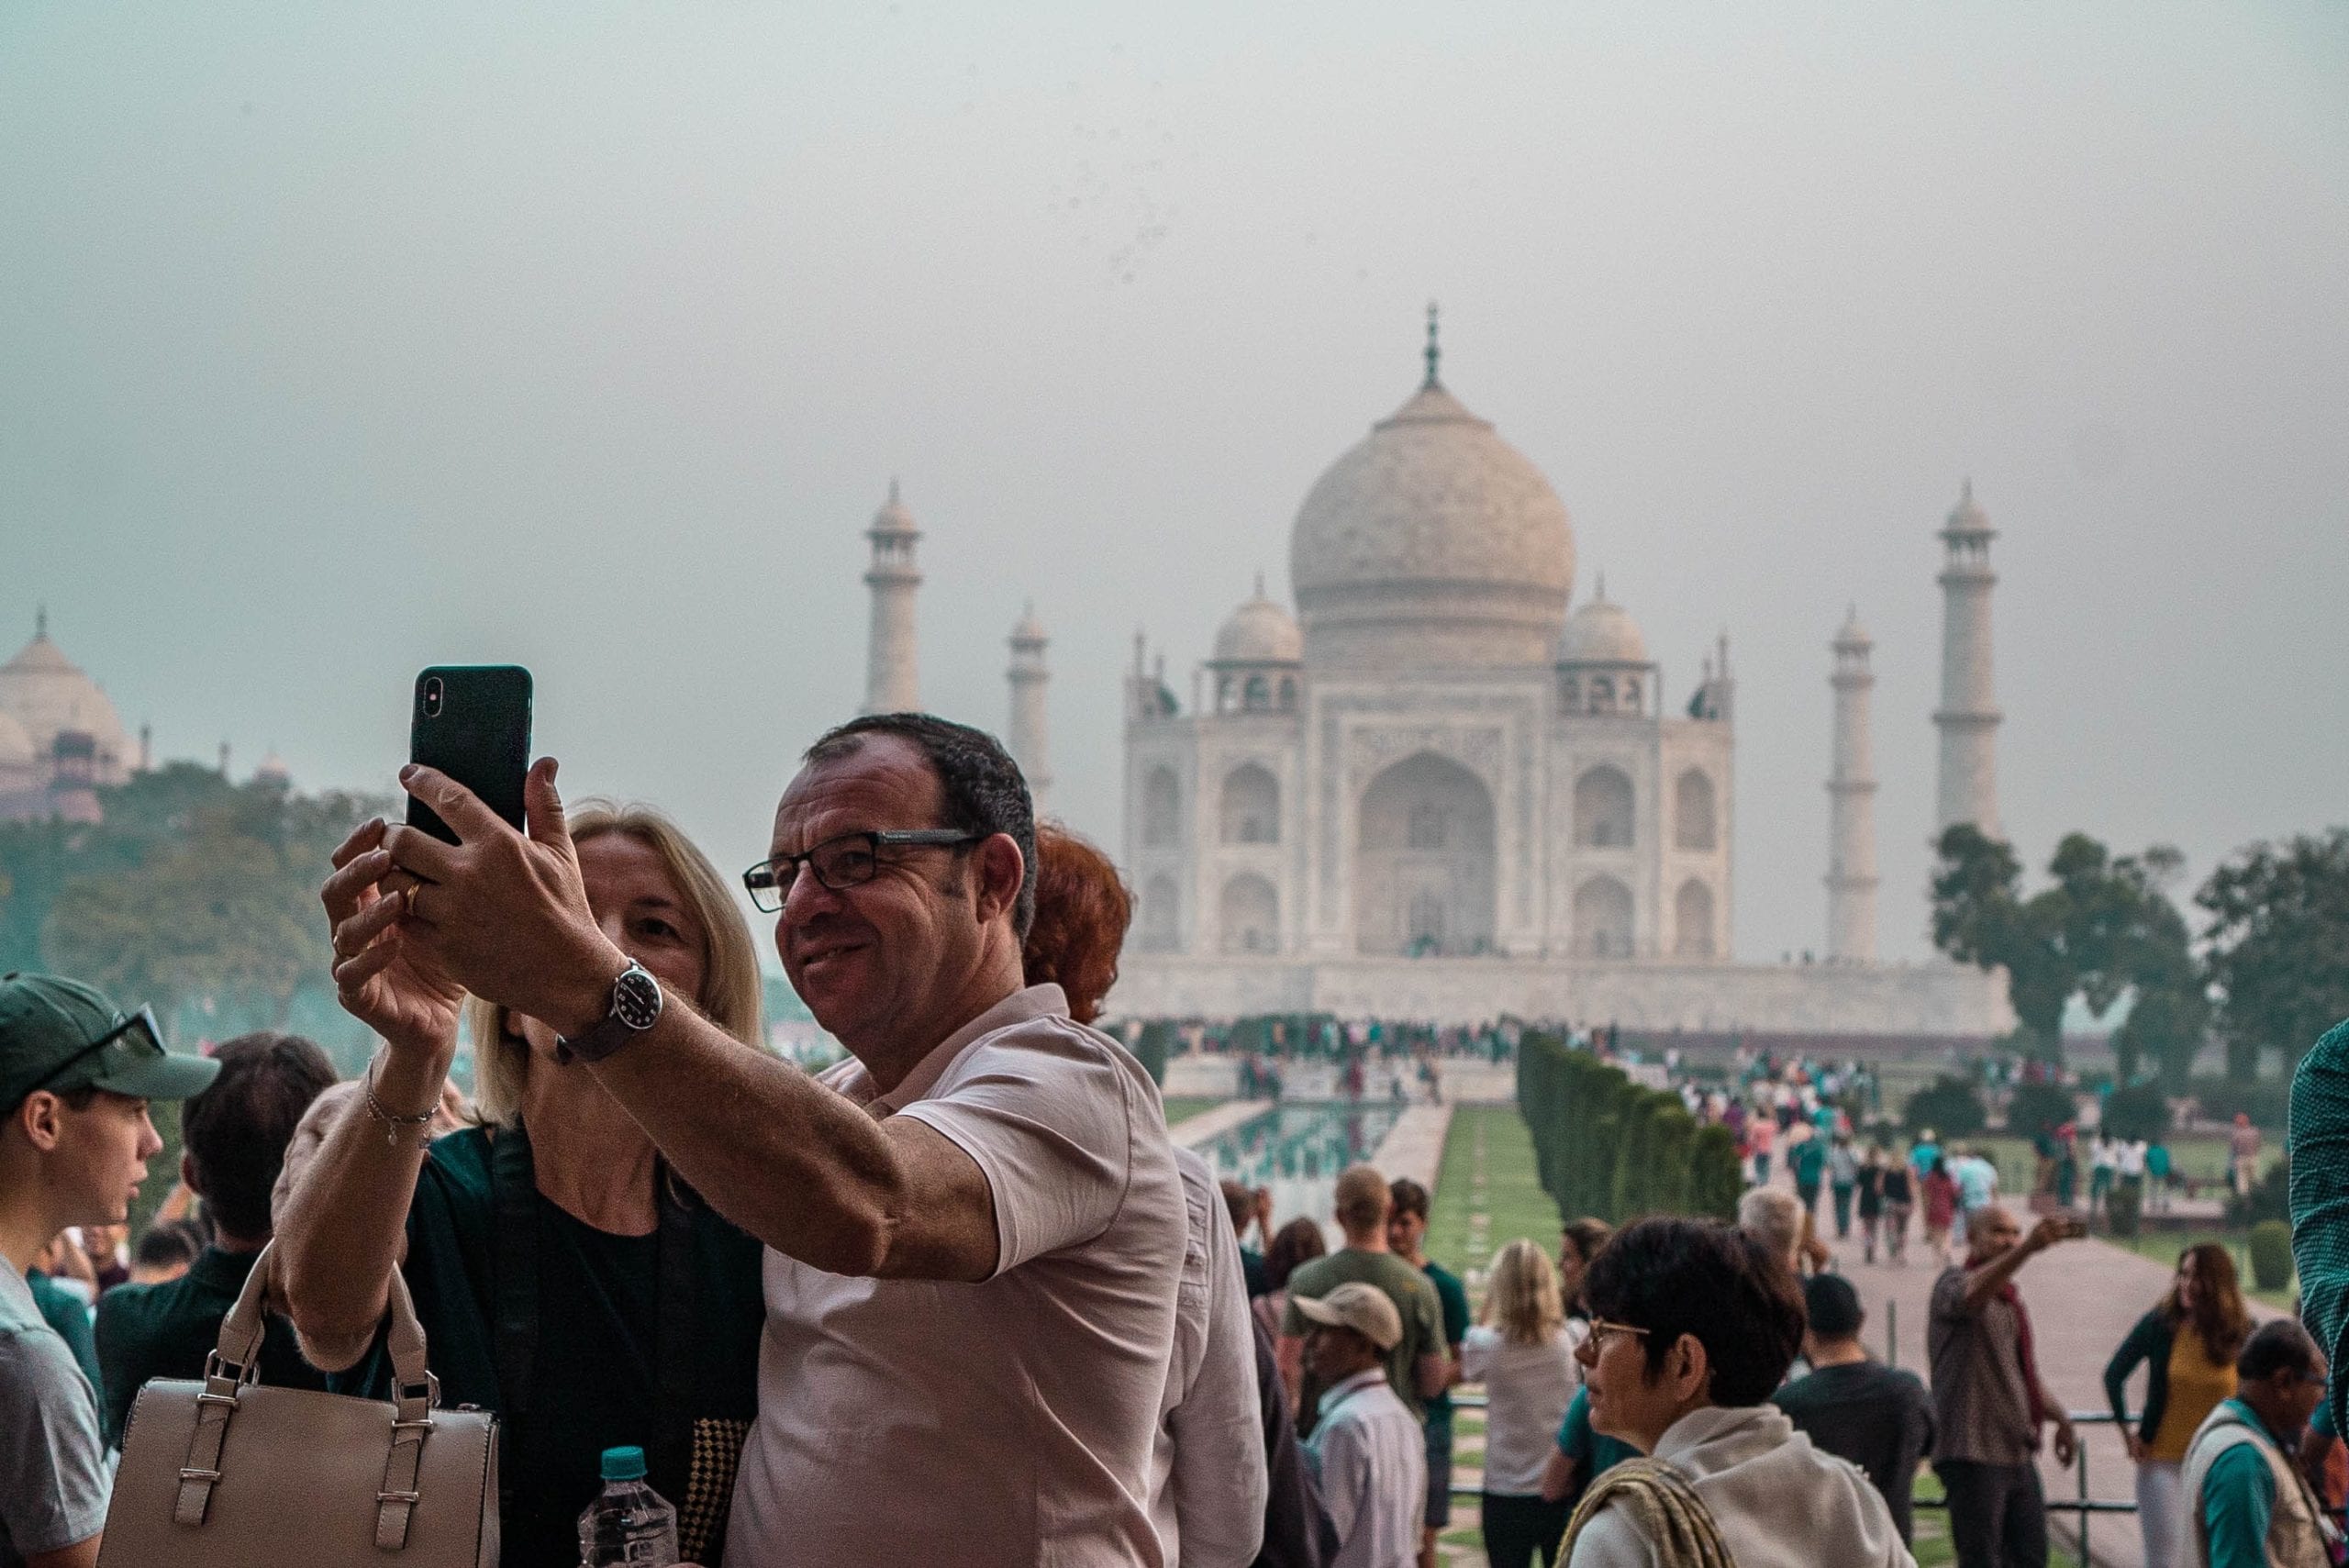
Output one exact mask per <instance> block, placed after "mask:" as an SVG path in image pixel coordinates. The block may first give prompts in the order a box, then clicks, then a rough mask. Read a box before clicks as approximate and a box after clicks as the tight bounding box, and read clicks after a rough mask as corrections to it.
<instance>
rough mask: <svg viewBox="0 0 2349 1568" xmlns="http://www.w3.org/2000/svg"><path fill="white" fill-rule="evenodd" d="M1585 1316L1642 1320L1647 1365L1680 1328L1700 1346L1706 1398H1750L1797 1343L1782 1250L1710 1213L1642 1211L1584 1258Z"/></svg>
mask: <svg viewBox="0 0 2349 1568" xmlns="http://www.w3.org/2000/svg"><path fill="white" fill-rule="evenodd" d="M1583 1296H1584V1298H1585V1299H1586V1300H1587V1301H1588V1302H1589V1303H1590V1309H1591V1312H1592V1314H1593V1315H1594V1316H1596V1317H1599V1318H1608V1319H1609V1320H1610V1321H1613V1322H1617V1323H1627V1324H1630V1325H1631V1326H1632V1327H1634V1328H1639V1329H1646V1330H1647V1333H1646V1335H1645V1336H1644V1337H1643V1338H1642V1340H1641V1342H1642V1344H1644V1345H1645V1346H1646V1347H1647V1361H1648V1375H1649V1376H1650V1377H1653V1376H1654V1375H1655V1374H1656V1373H1660V1372H1661V1371H1663V1369H1664V1357H1666V1356H1667V1355H1669V1354H1671V1352H1672V1347H1673V1346H1674V1345H1675V1344H1677V1343H1678V1342H1679V1340H1680V1336H1681V1335H1683V1334H1687V1335H1692V1336H1694V1337H1695V1339H1696V1340H1697V1342H1698V1344H1700V1345H1702V1346H1704V1347H1705V1359H1706V1360H1707V1361H1708V1362H1709V1363H1710V1364H1711V1366H1712V1387H1711V1389H1710V1393H1711V1396H1712V1400H1713V1403H1714V1404H1716V1405H1759V1404H1761V1403H1762V1401H1764V1400H1765V1399H1767V1398H1768V1397H1769V1396H1770V1395H1771V1393H1772V1391H1774V1390H1775V1389H1776V1387H1777V1386H1778V1384H1779V1382H1780V1381H1781V1380H1782V1379H1783V1378H1785V1376H1786V1375H1787V1367H1789V1366H1791V1365H1793V1364H1794V1359H1795V1352H1796V1351H1798V1350H1799V1349H1801V1348H1802V1329H1803V1308H1802V1293H1801V1292H1800V1291H1798V1290H1797V1289H1796V1288H1795V1281H1794V1276H1793V1275H1792V1274H1791V1273H1787V1265H1786V1262H1785V1261H1784V1260H1782V1259H1779V1258H1774V1257H1772V1256H1771V1255H1770V1254H1769V1253H1768V1252H1767V1251H1765V1250H1764V1248H1763V1247H1762V1244H1761V1243H1760V1242H1758V1241H1755V1240H1753V1238H1752V1237H1750V1236H1748V1235H1746V1234H1745V1233H1744V1232H1743V1231H1742V1230H1739V1229H1734V1228H1733V1227H1731V1226H1727V1225H1723V1224H1722V1223H1721V1222H1720V1221H1719V1220H1717V1219H1666V1218H1659V1219H1642V1220H1641V1221H1639V1222H1638V1223H1637V1224H1635V1225H1628V1226H1625V1227H1624V1228H1623V1229H1620V1230H1619V1231H1617V1232H1616V1233H1615V1239H1614V1240H1611V1241H1609V1242H1608V1243H1607V1245H1606V1246H1605V1247H1604V1248H1603V1249H1601V1250H1600V1251H1599V1254H1598V1257H1597V1258H1595V1259H1593V1260H1592V1261H1591V1265H1590V1275H1589V1278H1588V1279H1587V1280H1586V1282H1585V1283H1584V1285H1583Z"/></svg>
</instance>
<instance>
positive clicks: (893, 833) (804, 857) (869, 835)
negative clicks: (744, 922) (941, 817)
mask: <svg viewBox="0 0 2349 1568" xmlns="http://www.w3.org/2000/svg"><path fill="white" fill-rule="evenodd" d="M988 837H989V835H987V834H985V833H973V832H969V831H967V830H965V829H963V828H865V829H863V831H861V832H855V833H836V834H834V835H833V836H832V837H831V838H829V839H827V840H824V841H823V842H822V843H820V844H811V845H809V846H808V847H807V849H805V850H802V851H800V852H799V853H797V854H796V855H769V856H768V857H767V858H766V859H764V860H763V861H760V862H758V863H756V864H755V865H752V866H750V867H748V868H747V869H745V870H744V871H743V873H742V890H743V891H744V892H745V893H748V894H749V895H751V907H752V908H754V909H756V910H757V911H759V913H760V914H762V915H780V914H781V913H783V906H784V905H785V903H787V902H788V901H789V900H790V897H791V890H792V889H793V888H794V887H796V886H797V885H798V884H799V873H800V870H801V868H802V867H805V868H806V869H807V871H808V873H811V874H812V875H813V876H814V877H815V878H816V884H817V885H818V887H821V888H822V889H824V891H825V892H827V893H845V892H847V891H848V890H849V889H850V888H852V887H863V885H864V884H865V883H869V882H871V881H872V880H873V878H872V877H870V876H868V877H866V878H865V879H864V880H863V882H851V883H843V884H841V885H840V886H837V887H835V886H834V885H833V884H831V883H829V882H828V881H826V880H825V878H824V873H822V872H820V871H818V870H817V869H816V862H815V858H814V857H815V856H816V855H818V853H820V852H821V851H825V850H828V849H829V848H831V847H832V846H833V845H834V844H841V843H846V842H847V841H848V840H852V839H863V840H866V849H867V852H868V853H869V854H871V855H872V857H873V870H874V875H878V874H879V873H880V870H881V864H882V862H881V851H882V850H883V849H884V848H885V847H886V848H905V849H914V848H934V849H961V848H964V847H967V846H969V845H972V844H976V843H980V842H983V841H984V840H986V839H987V838H988ZM778 864H788V865H789V867H790V871H791V874H790V875H789V876H788V877H786V876H784V875H782V874H781V873H778V872H777V871H776V870H775V867H776V866H777V865H778ZM760 873H765V875H766V878H767V882H766V884H765V885H764V886H762V885H760V884H758V883H755V882H752V881H751V878H752V877H754V876H757V875H759V874H760ZM762 894H766V895H773V897H774V907H772V908H770V907H768V906H767V905H765V904H764V903H763V902H761V899H760V895H762Z"/></svg>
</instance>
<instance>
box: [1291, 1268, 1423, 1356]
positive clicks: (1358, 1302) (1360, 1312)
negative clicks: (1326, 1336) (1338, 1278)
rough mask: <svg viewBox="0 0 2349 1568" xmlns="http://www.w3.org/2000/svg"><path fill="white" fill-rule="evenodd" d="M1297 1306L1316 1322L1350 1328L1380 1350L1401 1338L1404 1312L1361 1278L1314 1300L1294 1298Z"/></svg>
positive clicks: (1308, 1297)
mask: <svg viewBox="0 0 2349 1568" xmlns="http://www.w3.org/2000/svg"><path fill="white" fill-rule="evenodd" d="M1295 1300H1296V1302H1297V1311H1298V1312H1300V1313H1302V1314H1303V1315H1304V1316H1306V1317H1307V1318H1311V1319H1312V1320H1313V1321H1314V1322H1316V1323H1326V1324H1328V1325H1330V1327H1331V1328H1333V1329H1353V1331H1354V1332H1355V1333H1357V1334H1360V1335H1361V1336H1362V1337H1363V1338H1364V1339H1365V1340H1369V1341H1370V1342H1371V1343H1372V1344H1374V1345H1376V1346H1377V1347H1378V1348H1379V1349H1380V1350H1382V1351H1391V1350H1393V1349H1394V1348H1395V1347H1396V1345H1397V1343H1399V1342H1400V1341H1401V1340H1402V1338H1403V1315H1402V1314H1401V1313H1399V1312H1397V1311H1396V1310H1395V1304H1394V1303H1393V1302H1392V1301H1389V1300H1388V1299H1387V1298H1386V1292H1385V1291H1383V1290H1381V1289H1379V1288H1378V1287H1377V1286H1376V1285H1375V1284H1363V1283H1362V1282H1361V1281H1360V1280H1356V1281H1353V1283H1351V1284H1341V1285H1340V1286H1339V1287H1338V1288H1337V1289H1335V1290H1333V1291H1331V1292H1330V1294H1329V1295H1327V1296H1323V1297H1321V1299H1320V1300H1319V1301H1316V1300H1314V1299H1312V1298H1311V1297H1310V1296H1297V1297H1296V1298H1295Z"/></svg>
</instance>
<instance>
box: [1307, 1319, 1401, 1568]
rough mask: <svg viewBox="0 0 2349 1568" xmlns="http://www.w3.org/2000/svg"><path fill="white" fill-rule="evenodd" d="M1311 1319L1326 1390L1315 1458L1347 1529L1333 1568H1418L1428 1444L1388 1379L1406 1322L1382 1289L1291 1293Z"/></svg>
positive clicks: (1310, 1338)
mask: <svg viewBox="0 0 2349 1568" xmlns="http://www.w3.org/2000/svg"><path fill="white" fill-rule="evenodd" d="M1290 1300H1291V1302H1292V1303H1293V1304H1294V1305H1295V1307H1296V1308H1297V1311H1298V1313H1299V1314H1301V1315H1302V1316H1303V1317H1304V1318H1305V1319H1306V1322H1307V1329H1306V1335H1305V1361H1306V1366H1307V1369H1308V1371H1309V1372H1311V1373H1313V1376H1314V1381H1315V1382H1316V1383H1317V1384H1319V1385H1320V1387H1321V1389H1322V1394H1321V1404H1320V1407H1319V1417H1318V1418H1317V1419H1316V1420H1315V1421H1314V1424H1313V1435H1312V1436H1310V1437H1308V1438H1307V1439H1306V1440H1305V1448H1306V1452H1307V1453H1308V1455H1310V1456H1311V1458H1312V1461H1313V1463H1314V1466H1315V1468H1316V1469H1317V1470H1319V1473H1320V1477H1321V1500H1322V1502H1323V1503H1324V1504H1326V1505H1327V1506H1328V1507H1329V1510H1330V1520H1331V1521H1332V1522H1333V1523H1335V1524H1336V1525H1337V1527H1338V1541H1339V1545H1338V1555H1337V1556H1336V1557H1334V1558H1332V1559H1330V1568H1412V1565H1413V1564H1415V1563H1417V1562H1418V1561H1419V1517H1420V1514H1421V1512H1422V1511H1423V1510H1424V1507H1425V1505H1426V1501H1427V1439H1426V1437H1425V1435H1424V1434H1423V1433H1422V1432H1421V1431H1420V1429H1419V1418H1418V1417H1416V1416H1414V1415H1412V1414H1411V1408H1410V1407H1409V1406H1408V1405H1406V1404H1404V1403H1403V1401H1402V1399H1401V1397H1400V1396H1397V1394H1396V1392H1395V1390H1394V1389H1393V1388H1392V1387H1391V1386H1389V1385H1388V1383H1387V1381H1386V1356H1387V1352H1389V1351H1392V1350H1393V1349H1394V1348H1395V1346H1396V1345H1397V1343H1398V1342H1400V1340H1402V1338H1403V1317H1402V1314H1401V1313H1399V1312H1397V1311H1396V1310H1395V1304H1394V1302H1392V1301H1390V1300H1388V1299H1387V1296H1386V1292H1385V1291H1383V1290H1381V1289H1379V1288H1378V1287H1377V1286H1376V1285H1375V1284H1364V1283H1363V1282H1361V1281H1354V1282H1353V1283H1350V1284H1341V1285H1339V1286H1338V1287H1337V1288H1336V1289H1334V1290H1332V1291H1330V1294H1329V1295H1327V1296H1322V1297H1321V1298H1320V1299H1319V1300H1318V1301H1317V1300H1315V1299H1313V1298H1312V1297H1310V1296H1292V1297H1291V1298H1290Z"/></svg>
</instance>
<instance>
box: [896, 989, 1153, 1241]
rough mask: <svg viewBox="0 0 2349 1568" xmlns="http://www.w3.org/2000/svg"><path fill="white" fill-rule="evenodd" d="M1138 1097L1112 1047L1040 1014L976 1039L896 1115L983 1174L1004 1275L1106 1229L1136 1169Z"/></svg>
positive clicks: (1121, 1201) (1093, 1236) (1132, 1083)
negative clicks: (934, 1084) (930, 1088)
mask: <svg viewBox="0 0 2349 1568" xmlns="http://www.w3.org/2000/svg"><path fill="white" fill-rule="evenodd" d="M1135 1102H1136V1095H1135V1084H1134V1082H1133V1080H1132V1079H1131V1078H1130V1076H1129V1075H1128V1074H1127V1073H1126V1071H1125V1069H1124V1068H1122V1067H1121V1066H1119V1064H1118V1062H1116V1060H1115V1059H1114V1058H1113V1056H1112V1054H1111V1052H1110V1051H1109V1049H1108V1047H1107V1046H1106V1045H1104V1044H1102V1043H1101V1042H1099V1041H1097V1040H1092V1039H1090V1038H1089V1037H1088V1036H1087V1035H1085V1032H1084V1031H1082V1030H1081V1029H1077V1028H1076V1027H1075V1026H1074V1025H1064V1026H1062V1027H1057V1028H1056V1027H1053V1020H1051V1019H1041V1020H1038V1021H1037V1022H1035V1023H1034V1024H1031V1025H1029V1026H1026V1027H1020V1028H1017V1029H1010V1030H1006V1031H1004V1032H1003V1034H1001V1035H998V1036H996V1037H994V1038H992V1039H989V1040H984V1041H982V1042H981V1043H979V1044H978V1045H976V1046H974V1047H973V1048H972V1049H971V1050H970V1051H968V1052H967V1053H966V1054H965V1055H964V1056H963V1058H962V1059H961V1060H960V1061H958V1062H955V1064H954V1065H953V1066H952V1067H951V1068H949V1069H948V1070H947V1072H946V1074H945V1076H944V1077H942V1078H941V1080H940V1081H939V1086H938V1090H937V1092H936V1093H935V1094H934V1095H932V1096H931V1097H930V1098H929V1099H924V1100H917V1101H915V1102H914V1103H913V1104H912V1105H910V1106H907V1107H906V1108H905V1109H904V1110H902V1111H899V1112H898V1113H897V1114H898V1115H899V1116H904V1117H910V1118H913V1119H915V1120H917V1121H919V1122H922V1123H924V1124H925V1125H927V1126H930V1127H932V1128H935V1129H938V1131H939V1132H941V1134H943V1135H944V1136H945V1137H946V1138H948V1139H949V1140H952V1142H953V1143H954V1145H955V1146H956V1147H957V1148H959V1149H961V1150H962V1151H963V1152H964V1153H966V1154H968V1155H969V1156H970V1157H971V1159H972V1160H973V1161H974V1162H975V1163H976V1164H977V1165H978V1167H979V1170H980V1172H981V1173H982V1174H984V1175H985V1177H986V1182H987V1188H988V1190H989V1192H990V1193H991V1194H992V1195H994V1198H995V1224H996V1266H995V1272H996V1273H1003V1272H1004V1271H1006V1270H1008V1269H1014V1268H1017V1267H1019V1265H1020V1264H1022V1263H1024V1262H1028V1261H1029V1260H1030V1259H1032V1258H1040V1257H1042V1256H1044V1255H1045V1254H1046V1253H1049V1252H1055V1251H1060V1250H1061V1249H1062V1248H1063V1247H1069V1246H1074V1245H1075V1244H1076V1243H1078V1242H1082V1241H1089V1240H1093V1239H1094V1238H1095V1237H1097V1236H1098V1235H1100V1234H1101V1232H1102V1231H1103V1230H1105V1229H1108V1225H1109V1222H1110V1220H1111V1219H1113V1218H1116V1216H1117V1213H1118V1209H1119V1205H1121V1204H1122V1203H1123V1202H1124V1201H1125V1195H1126V1189H1127V1185H1128V1184H1129V1182H1130V1178H1131V1174H1132V1169H1133V1162H1134V1152H1135V1151H1134V1140H1135V1136H1136V1134H1135V1128H1136V1116H1135ZM1152 1115H1153V1117H1154V1116H1155V1112H1154V1111H1153V1112H1152ZM1161 1136H1162V1137H1163V1134H1162V1135H1161Z"/></svg>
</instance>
